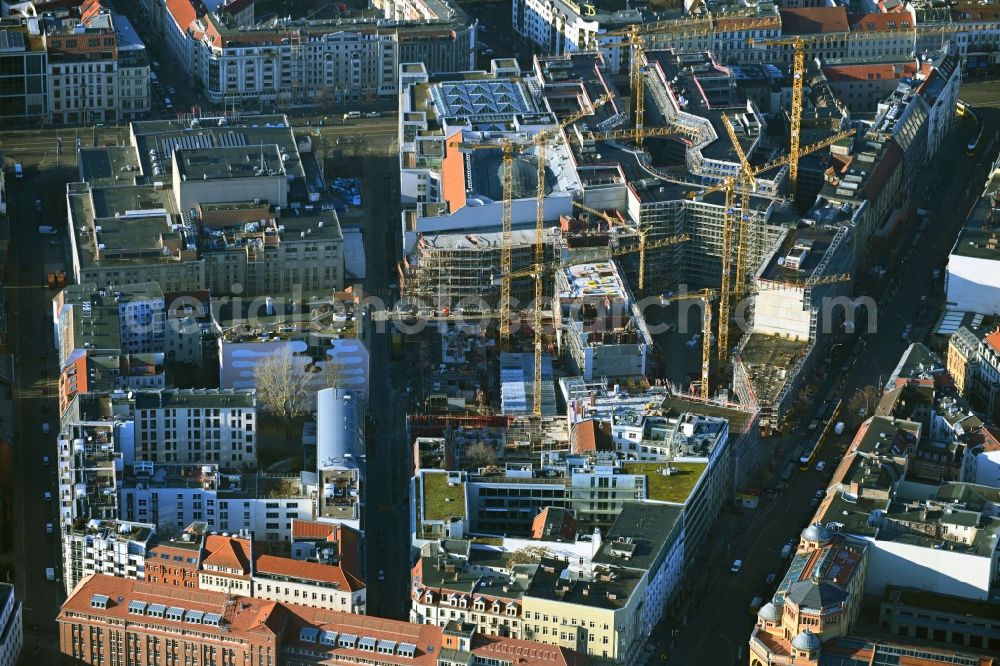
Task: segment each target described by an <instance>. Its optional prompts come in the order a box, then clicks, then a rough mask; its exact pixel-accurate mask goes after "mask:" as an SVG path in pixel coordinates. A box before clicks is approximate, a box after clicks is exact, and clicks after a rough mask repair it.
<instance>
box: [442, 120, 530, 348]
mask: <svg viewBox="0 0 1000 666" xmlns="http://www.w3.org/2000/svg"><path fill="white" fill-rule="evenodd" d="M457 146H458V149H459V150H461V151H463V152H465V151H473V150H497V149H498V148H499V149H500V151H501V152H502V154H503V159H502V168H501V181H502V182H501V188H502V191H503V206H502V208H501V214H500V227H501V240H500V272H501V273H502V274H507V273H510V270H511V209H512V204H513V181H514V149H515V148H517V149H521V148H523V146H520V145H518V144H515V143H514V142H513V141H511V140H510V139H503V140H502V141H499V142H497V143H463V142H460V143H458V144H457ZM510 286H511V285H510V280H503V281H501V282H500V349H501V350H502V351H508V350H509V349H510Z"/></svg>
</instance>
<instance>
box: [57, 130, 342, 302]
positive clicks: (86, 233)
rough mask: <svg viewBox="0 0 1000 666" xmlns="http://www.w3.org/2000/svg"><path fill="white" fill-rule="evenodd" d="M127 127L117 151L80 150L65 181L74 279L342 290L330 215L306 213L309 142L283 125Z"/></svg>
mask: <svg viewBox="0 0 1000 666" xmlns="http://www.w3.org/2000/svg"><path fill="white" fill-rule="evenodd" d="M130 129H131V131H130V134H129V139H130V143H129V145H128V146H126V147H105V148H101V149H90V150H87V151H83V152H81V158H80V178H81V182H77V183H70V184H69V185H67V200H68V208H69V215H68V217H69V226H70V228H71V229H72V233H71V234H70V243H71V247H72V256H73V274H74V277H75V278H76V281H77V282H78V283H81V284H82V283H88V282H90V283H95V284H97V285H127V284H133V283H141V282H157V283H159V285H160V287H161V288H162V289H163V290H164V291H168V292H178V291H194V290H203V289H208V290H210V291H211V292H212V293H213V294H227V293H230V292H233V293H239V294H241V295H243V296H256V295H262V294H268V295H280V294H283V293H291V292H293V291H295V290H297V289H298V290H302V291H313V290H330V291H332V290H336V289H340V288H341V287H342V286H343V279H344V272H343V266H344V262H343V252H342V246H343V236H342V234H341V232H340V224H339V221H338V219H337V215H336V212H335V211H332V210H329V211H328V210H322V206H319V207H317V206H316V205H315V204H316V203H318V202H319V197H320V193H321V192H322V189H323V188H322V186H317V185H316V183H317V181H321V180H322V179H321V178H320V175H319V174H320V172H319V167H318V164H317V162H316V159H315V156H314V155H313V154H312V141H311V140H310V139H308V138H306V139H303V140H301V141H299V140H298V139H296V138H295V136H294V135H293V134H292V131H291V128H290V127H289V124H288V122H287V119H286V118H284V117H283V116H266V117H255V118H254V119H253V122H252V123H251V122H239V121H235V120H234V121H233V122H232V123H230V121H229V120H228V119H227V118H226V117H213V118H192V119H190V120H183V121H182V120H176V121H148V122H140V123H133V124H132V125H131V128H130ZM220 158H221V161H220ZM234 290H235V291H234Z"/></svg>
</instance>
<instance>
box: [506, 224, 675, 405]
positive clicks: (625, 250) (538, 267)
mask: <svg viewBox="0 0 1000 666" xmlns="http://www.w3.org/2000/svg"><path fill="white" fill-rule="evenodd" d="M687 240H690V237H689V236H687V235H680V236H669V237H667V238H660V239H657V240H655V241H653V242H651V243H649V244H648V247H649V248H650V249H656V248H660V247H666V246H668V245H675V244H677V243H683V242H685V241H687ZM643 247H647V246H641V245H626V246H622V247H615V248H613V247H609V248H608V255H607V256H608V258H609V259H610V258H612V257H619V256H622V255H625V254H631V253H633V252H641V251H643ZM572 265H573V264H569V263H563V262H558V261H556V262H551V263H548V264H542V263H536V264H535V265H534V266H532V267H530V268H525V269H522V270H518V271H513V272H511V273H506V274H502V275H501V276H500V283H501V284H504V283H506V284H510V282H511V280H516V279H518V278H525V277H531V278H534V279H535V284H541V283H542V277H543V276H544V275H547V274H549V273H554V272H556V271H558V270H561V269H565V268H569V267H570V266H572ZM541 319H542V318H541V306H540V301H539V299H538V298H537V297H536V300H535V310H534V325H535V343H534V354H535V358H534V361H535V364H534V370H535V373H534V391H533V395H532V405H531V411H532V414H533V415H534V416H541V415H542V372H541V369H542V339H541V326H542V323H541Z"/></svg>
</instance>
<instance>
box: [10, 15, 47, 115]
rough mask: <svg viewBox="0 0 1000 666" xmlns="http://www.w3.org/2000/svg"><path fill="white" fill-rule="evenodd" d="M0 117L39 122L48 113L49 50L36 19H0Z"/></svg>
mask: <svg viewBox="0 0 1000 666" xmlns="http://www.w3.org/2000/svg"><path fill="white" fill-rule="evenodd" d="M0 63H2V66H0V71H2V72H3V73H2V74H0V89H2V90H3V92H0V121H3V122H10V123H24V124H31V125H38V124H41V123H42V122H43V121H44V120H46V119H47V114H48V91H49V85H48V71H47V68H48V53H47V52H46V51H45V44H44V43H43V42H42V39H41V33H40V31H39V28H38V21H37V19H36V20H35V21H34V22H33V23H32V22H30V21H29V22H27V23H22V22H21V21H16V20H15V21H12V20H9V19H6V20H4V21H2V22H0Z"/></svg>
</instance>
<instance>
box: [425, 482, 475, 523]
mask: <svg viewBox="0 0 1000 666" xmlns="http://www.w3.org/2000/svg"><path fill="white" fill-rule="evenodd" d="M421 478H423V502H424V504H423V509H424V519H425V520H449V519H450V518H452V517H455V518H463V519H464V518H465V484H464V483H463V482H456V483H449V481H448V478H449V477H448V474H447V473H446V472H429V473H424V474H423V475H422V477H421Z"/></svg>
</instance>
